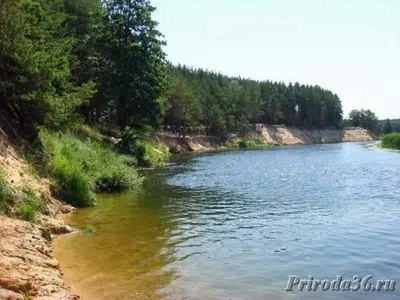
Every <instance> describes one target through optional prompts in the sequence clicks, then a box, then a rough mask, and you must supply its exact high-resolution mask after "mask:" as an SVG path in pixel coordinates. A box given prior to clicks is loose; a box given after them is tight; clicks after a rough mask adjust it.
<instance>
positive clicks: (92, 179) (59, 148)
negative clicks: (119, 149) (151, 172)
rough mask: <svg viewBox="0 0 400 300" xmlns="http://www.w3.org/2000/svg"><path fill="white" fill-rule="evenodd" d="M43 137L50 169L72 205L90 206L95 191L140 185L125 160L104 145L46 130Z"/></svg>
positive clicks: (139, 181)
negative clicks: (48, 156) (49, 155)
mask: <svg viewBox="0 0 400 300" xmlns="http://www.w3.org/2000/svg"><path fill="white" fill-rule="evenodd" d="M40 137H41V140H42V143H43V145H44V147H45V149H46V150H47V151H48V152H49V153H50V154H51V157H50V159H49V161H48V169H49V170H50V172H51V173H52V174H53V175H54V177H55V178H56V180H57V182H58V185H59V188H60V193H61V196H62V197H63V198H64V199H65V200H66V201H67V202H68V203H70V204H72V205H75V206H81V207H85V206H91V205H94V203H95V194H94V192H95V191H98V192H101V191H106V190H108V191H111V190H112V191H118V190H122V189H126V188H130V187H134V186H137V185H139V184H140V183H141V178H140V177H139V176H138V174H137V172H136V170H135V169H134V168H132V167H130V166H128V165H127V164H126V158H124V157H122V156H121V155H119V154H118V153H116V152H115V151H113V150H112V149H111V148H110V147H109V146H107V145H105V144H102V143H101V142H98V141H92V140H91V139H88V138H86V139H79V138H77V137H75V136H73V135H72V134H69V133H66V134H51V133H49V132H46V131H42V132H41V133H40Z"/></svg>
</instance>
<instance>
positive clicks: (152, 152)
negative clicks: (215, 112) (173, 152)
mask: <svg viewBox="0 0 400 300" xmlns="http://www.w3.org/2000/svg"><path fill="white" fill-rule="evenodd" d="M120 146H121V150H122V151H123V152H124V153H128V154H130V155H133V156H134V158H135V160H136V166H138V167H145V168H147V167H151V166H160V165H164V164H165V163H166V162H167V161H168V159H169V157H170V153H169V148H168V147H167V146H166V145H158V146H155V145H154V144H153V143H152V142H151V140H150V139H149V138H148V137H146V133H143V132H140V131H137V130H134V129H131V128H126V129H125V130H124V131H123V134H122V142H121V144H120ZM123 160H124V162H125V163H126V164H127V165H132V164H133V162H134V161H133V160H132V158H131V159H128V160H127V158H126V156H123Z"/></svg>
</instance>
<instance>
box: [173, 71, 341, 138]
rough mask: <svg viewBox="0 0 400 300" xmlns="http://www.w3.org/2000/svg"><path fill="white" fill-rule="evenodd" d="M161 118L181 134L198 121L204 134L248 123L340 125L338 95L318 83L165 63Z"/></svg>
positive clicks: (239, 128)
mask: <svg viewBox="0 0 400 300" xmlns="http://www.w3.org/2000/svg"><path fill="white" fill-rule="evenodd" d="M168 69H169V75H170V78H171V79H172V87H171V89H170V91H169V93H168V94H167V104H168V109H167V115H166V119H165V123H166V124H168V125H173V126H175V127H176V128H177V130H178V131H180V132H183V133H184V128H185V127H187V126H192V127H193V126H199V125H201V126H203V127H205V128H206V131H207V133H209V134H214V135H219V134H221V133H223V132H230V131H240V130H243V129H246V126H248V125H249V124H255V123H265V124H285V125H290V126H306V127H340V126H341V125H342V123H341V122H342V104H341V101H340V99H339V97H338V95H336V94H333V93H332V92H331V91H328V90H325V89H323V88H321V87H319V86H309V85H301V84H299V83H295V84H292V83H290V84H288V85H287V84H285V83H283V82H272V81H255V80H250V79H244V78H240V77H229V76H225V75H222V74H220V73H214V72H209V71H206V70H202V69H192V68H188V67H186V66H177V67H174V66H172V65H169V68H168Z"/></svg>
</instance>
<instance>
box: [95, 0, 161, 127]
mask: <svg viewBox="0 0 400 300" xmlns="http://www.w3.org/2000/svg"><path fill="white" fill-rule="evenodd" d="M104 5H105V7H106V11H107V22H108V24H107V25H106V29H105V30H106V33H105V34H106V40H107V41H108V43H106V44H105V47H104V49H103V52H104V55H105V57H107V59H108V61H109V62H108V69H107V70H105V72H104V74H103V75H104V77H103V78H102V87H101V89H100V90H101V93H102V94H103V95H107V98H108V101H109V102H110V103H111V104H112V105H114V107H115V114H116V115H115V118H116V119H117V122H118V124H119V126H120V127H121V128H125V127H126V126H130V127H133V128H140V127H143V126H146V125H152V126H157V125H158V123H159V117H160V115H161V112H162V110H163V102H162V100H161V99H162V96H163V93H164V92H165V88H166V76H165V54H164V52H163V51H162V46H163V45H164V42H163V41H162V40H161V38H162V35H161V33H160V32H159V31H158V30H157V28H156V27H157V22H155V21H154V20H152V18H151V14H152V13H153V12H154V10H155V8H154V7H153V6H151V5H150V3H149V1H147V0H106V1H105V2H104Z"/></svg>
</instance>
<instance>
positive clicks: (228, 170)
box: [55, 143, 400, 300]
mask: <svg viewBox="0 0 400 300" xmlns="http://www.w3.org/2000/svg"><path fill="white" fill-rule="evenodd" d="M399 175H400V153H398V152H390V151H382V150H369V149H366V148H365V147H364V144H359V143H347V144H332V145H314V146H299V147H290V148H279V149H273V150H257V151H234V152H223V153H217V154H207V155H201V156H192V157H187V158H180V161H177V162H176V163H175V164H172V165H171V166H169V167H166V168H161V169H157V170H153V171H150V172H148V173H146V176H147V177H146V178H147V179H146V181H145V183H144V186H143V188H142V189H140V190H139V191H135V192H130V193H126V194H123V195H101V196H99V206H98V207H96V208H91V209H85V210H80V211H78V212H77V213H75V214H74V215H72V216H71V217H70V218H69V219H68V221H69V222H70V223H71V224H72V225H73V226H75V227H78V228H85V226H86V225H88V224H91V225H94V226H95V228H96V229H97V232H96V233H95V234H91V235H90V234H84V233H80V234H75V235H70V236H67V237H63V238H61V239H58V240H57V242H56V246H55V254H56V257H57V258H58V259H59V260H60V262H61V267H62V268H63V271H64V272H65V276H66V281H67V283H68V284H69V285H71V286H72V287H73V288H74V289H75V290H76V291H77V292H78V293H80V294H81V295H82V296H84V297H86V299H199V300H200V299H201V300H203V299H235V300H236V299H256V300H257V299H260V300H261V299H263V300H265V299H272V300H275V299H360V300H361V299H399V297H400V231H399V228H400V179H399ZM339 274H340V275H343V276H344V277H347V278H351V277H352V276H353V275H355V274H358V275H361V276H365V275H373V276H374V280H375V279H380V278H383V279H394V280H397V282H398V285H399V286H398V288H397V290H396V291H394V292H379V293H378V292H369V293H366V292H286V291H285V287H286V283H287V280H288V275H297V276H300V277H302V278H307V277H308V275H313V276H314V277H316V278H319V279H329V280H332V279H334V278H335V277H336V275H339Z"/></svg>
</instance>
